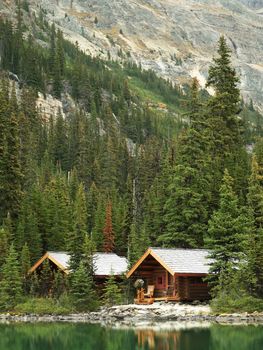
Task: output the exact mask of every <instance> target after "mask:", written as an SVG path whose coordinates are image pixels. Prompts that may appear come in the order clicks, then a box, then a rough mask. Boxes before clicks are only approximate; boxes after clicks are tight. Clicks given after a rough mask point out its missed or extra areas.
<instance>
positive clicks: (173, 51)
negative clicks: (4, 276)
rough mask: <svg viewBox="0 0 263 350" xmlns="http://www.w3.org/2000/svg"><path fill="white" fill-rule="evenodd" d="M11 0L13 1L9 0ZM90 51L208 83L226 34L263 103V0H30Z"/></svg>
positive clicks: (251, 94) (245, 84) (249, 90)
mask: <svg viewBox="0 0 263 350" xmlns="http://www.w3.org/2000/svg"><path fill="white" fill-rule="evenodd" d="M5 2H6V3H7V2H9V3H10V1H5ZM29 2H30V4H31V6H32V7H31V8H32V9H33V10H35V11H36V12H39V9H40V7H41V8H43V9H45V10H46V11H45V13H47V18H48V20H49V21H50V22H53V21H54V22H55V23H56V25H57V26H58V27H60V28H61V29H62V30H63V32H64V34H65V36H66V37H67V38H69V39H70V40H72V41H73V42H75V41H78V42H79V45H80V47H81V48H82V49H83V50H86V51H87V52H88V53H90V54H92V55H98V56H101V57H104V58H106V57H107V55H109V54H110V55H111V57H114V58H119V59H121V58H122V57H123V58H129V57H131V58H132V59H133V60H135V61H136V62H138V63H141V65H142V66H143V67H144V68H147V69H153V70H154V71H156V72H157V73H158V74H159V75H161V76H163V77H165V78H169V79H171V80H173V81H176V82H177V83H179V84H182V83H184V82H185V81H186V80H187V79H189V78H190V76H197V78H198V79H199V81H200V83H201V84H202V85H204V84H205V78H206V76H207V70H208V66H209V65H210V63H211V60H212V56H213V54H214V53H215V50H216V46H217V41H218V38H219V36H220V35H221V34H224V35H225V36H226V37H227V40H228V43H229V45H230V47H231V49H232V51H233V63H234V65H235V66H236V67H237V70H238V72H239V74H240V76H241V89H242V93H243V96H244V98H245V99H246V100H249V99H250V98H252V99H253V100H254V102H255V105H256V106H258V107H259V108H260V109H261V110H262V111H263V94H262V91H263V59H262V57H263V0H215V1H211V0H188V1H185V0H133V1H131V0H56V1H54V0H30V1H29Z"/></svg>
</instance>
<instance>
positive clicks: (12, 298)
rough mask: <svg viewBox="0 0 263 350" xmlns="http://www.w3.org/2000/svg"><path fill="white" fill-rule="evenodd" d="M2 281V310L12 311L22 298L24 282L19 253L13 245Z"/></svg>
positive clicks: (0, 300)
mask: <svg viewBox="0 0 263 350" xmlns="http://www.w3.org/2000/svg"><path fill="white" fill-rule="evenodd" d="M2 271H3V272H2V279H1V281H0V309H1V310H10V309H12V308H13V307H14V306H15V305H16V304H17V303H18V302H19V301H20V300H21V297H22V282H21V277H20V270H19V264H18V260H17V253H16V251H15V248H14V245H13V244H11V246H10V248H9V251H8V255H7V257H6V259H5V263H4V265H3V270H2Z"/></svg>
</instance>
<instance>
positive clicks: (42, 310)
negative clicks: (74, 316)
mask: <svg viewBox="0 0 263 350" xmlns="http://www.w3.org/2000/svg"><path fill="white" fill-rule="evenodd" d="M73 311H74V309H73V308H72V303H71V302H70V300H69V299H68V298H67V297H66V296H63V297H61V299H59V300H55V299H52V298H30V299H27V300H25V301H24V302H23V303H20V304H18V305H16V306H15V308H14V312H18V313H21V314H32V313H33V314H38V315H47V314H52V315H65V314H69V313H71V312H73Z"/></svg>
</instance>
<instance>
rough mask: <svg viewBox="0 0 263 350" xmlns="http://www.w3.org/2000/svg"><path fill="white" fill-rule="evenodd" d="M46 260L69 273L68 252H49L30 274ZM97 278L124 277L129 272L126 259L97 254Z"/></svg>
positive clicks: (94, 258)
mask: <svg viewBox="0 0 263 350" xmlns="http://www.w3.org/2000/svg"><path fill="white" fill-rule="evenodd" d="M45 259H49V260H51V261H52V262H53V263H54V264H55V265H57V266H58V268H59V269H60V270H62V271H64V272H65V273H69V260H70V255H69V254H68V253H67V252H53V251H48V252H46V254H45V255H43V256H42V258H41V259H39V260H38V261H37V262H36V264H35V265H34V266H32V267H31V269H30V270H29V272H34V271H35V270H36V269H37V268H38V266H40V265H41V264H42V263H43V261H44V260H45ZM93 260H94V272H95V276H110V275H115V276H119V275H122V274H123V273H125V272H126V271H127V268H128V262H127V259H126V258H125V257H121V256H118V255H117V254H115V253H99V252H97V253H95V254H94V257H93Z"/></svg>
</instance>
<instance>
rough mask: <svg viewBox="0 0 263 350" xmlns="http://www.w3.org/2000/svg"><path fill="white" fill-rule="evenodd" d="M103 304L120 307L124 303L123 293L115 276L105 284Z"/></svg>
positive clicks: (111, 276)
mask: <svg viewBox="0 0 263 350" xmlns="http://www.w3.org/2000/svg"><path fill="white" fill-rule="evenodd" d="M103 302H104V304H105V305H106V306H113V305H118V304H120V303H121V302H122V292H121V289H120V287H119V285H118V282H117V281H116V279H115V277H114V275H113V274H112V275H110V277H109V278H108V279H107V281H106V283H105V287H104V293H103Z"/></svg>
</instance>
